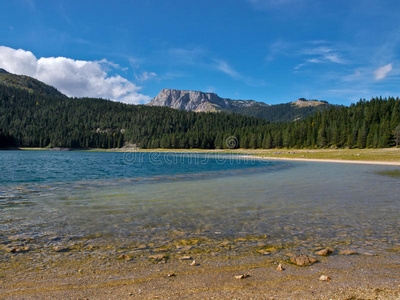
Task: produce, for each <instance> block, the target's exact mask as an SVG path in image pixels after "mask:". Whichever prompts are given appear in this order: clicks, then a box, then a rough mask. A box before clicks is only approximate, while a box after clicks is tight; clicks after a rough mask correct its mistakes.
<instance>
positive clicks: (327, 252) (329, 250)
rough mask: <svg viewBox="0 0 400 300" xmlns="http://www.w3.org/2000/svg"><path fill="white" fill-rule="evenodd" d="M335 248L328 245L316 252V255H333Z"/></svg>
mask: <svg viewBox="0 0 400 300" xmlns="http://www.w3.org/2000/svg"><path fill="white" fill-rule="evenodd" d="M333 251H334V249H333V248H331V247H327V248H324V249H321V250H318V251H316V252H315V254H316V255H320V256H328V255H331V254H332V253H333Z"/></svg>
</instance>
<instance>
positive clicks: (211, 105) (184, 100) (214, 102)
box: [147, 89, 267, 112]
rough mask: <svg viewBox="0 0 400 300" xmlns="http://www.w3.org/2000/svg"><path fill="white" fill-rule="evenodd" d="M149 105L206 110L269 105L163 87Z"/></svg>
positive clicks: (197, 110) (198, 110) (187, 109)
mask: <svg viewBox="0 0 400 300" xmlns="http://www.w3.org/2000/svg"><path fill="white" fill-rule="evenodd" d="M147 105H150V106H167V107H170V108H174V109H180V110H186V111H196V112H200V111H203V112H206V111H220V110H224V109H230V108H237V107H250V106H267V104H265V103H263V102H257V101H253V100H232V99H227V98H221V97H219V96H218V95H217V94H215V93H204V92H201V91H186V90H176V89H163V90H161V92H160V93H159V94H158V95H157V96H156V97H154V98H153V99H152V100H151V101H150V102H149V103H148V104H147Z"/></svg>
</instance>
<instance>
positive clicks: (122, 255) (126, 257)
mask: <svg viewBox="0 0 400 300" xmlns="http://www.w3.org/2000/svg"><path fill="white" fill-rule="evenodd" d="M118 259H123V260H128V261H129V260H131V259H132V258H131V257H130V256H129V255H126V254H121V255H120V256H118Z"/></svg>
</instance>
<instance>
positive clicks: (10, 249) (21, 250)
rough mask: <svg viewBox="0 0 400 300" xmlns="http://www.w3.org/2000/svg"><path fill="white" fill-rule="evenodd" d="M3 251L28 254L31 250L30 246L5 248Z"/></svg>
mask: <svg viewBox="0 0 400 300" xmlns="http://www.w3.org/2000/svg"><path fill="white" fill-rule="evenodd" d="M3 250H4V251H6V252H9V253H20V252H27V251H29V250H30V248H29V246H11V245H9V246H5V247H3Z"/></svg>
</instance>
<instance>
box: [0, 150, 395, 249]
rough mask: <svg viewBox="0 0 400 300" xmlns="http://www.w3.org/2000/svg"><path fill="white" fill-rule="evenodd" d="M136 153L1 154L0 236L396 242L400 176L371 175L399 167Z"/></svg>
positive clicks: (41, 240)
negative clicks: (250, 238) (398, 177)
mask: <svg viewBox="0 0 400 300" xmlns="http://www.w3.org/2000/svg"><path fill="white" fill-rule="evenodd" d="M135 155H136V156H134V154H132V153H128V154H124V153H109V152H49V151H2V152H0V168H1V170H2V172H1V175H0V211H1V216H0V232H1V236H0V239H1V240H0V242H3V243H6V242H8V241H10V240H13V239H18V240H25V241H29V243H33V244H34V243H38V244H46V243H51V241H52V240H54V237H57V238H60V239H65V240H68V239H69V240H71V239H75V240H78V239H84V240H92V241H93V242H99V243H114V244H123V243H137V244H140V243H145V244H148V243H153V242H156V243H157V244H158V245H163V244H168V243H171V242H172V241H175V240H180V239H195V238H203V239H205V240H207V239H210V240H223V239H235V238H243V237H260V236H262V237H264V236H267V239H266V240H267V241H268V243H269V244H271V245H283V246H285V245H286V246H291V245H292V246H293V247H300V248H301V247H306V248H309V247H313V246H315V245H318V244H325V245H326V244H330V245H341V244H351V245H353V246H355V247H362V248H366V249H373V250H382V249H383V250H385V249H391V248H392V247H396V246H398V245H399V240H400V239H399V238H400V234H399V230H398V229H399V225H400V218H399V211H400V210H399V208H400V201H399V199H400V184H399V183H400V181H399V179H397V178H391V177H385V176H381V175H377V174H375V173H374V172H375V171H380V170H386V169H393V168H394V167H387V166H376V165H353V164H329V163H313V162H307V163H306V162H279V161H273V162H268V161H258V160H253V159H251V160H243V159H241V158H239V157H237V156H226V155H224V156H222V155H206V154H202V155H186V154H185V155H176V154H171V153H169V154H165V153H164V154H162V153H139V154H135ZM16 237H17V238H16ZM264 239H265V238H264Z"/></svg>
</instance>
